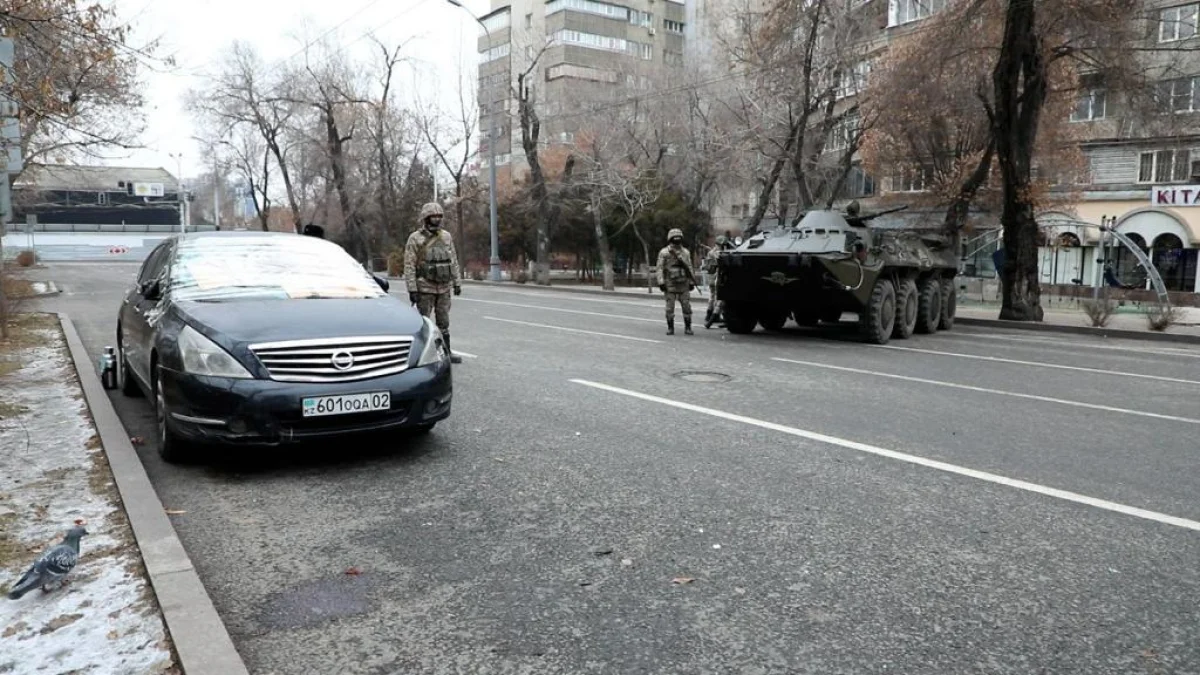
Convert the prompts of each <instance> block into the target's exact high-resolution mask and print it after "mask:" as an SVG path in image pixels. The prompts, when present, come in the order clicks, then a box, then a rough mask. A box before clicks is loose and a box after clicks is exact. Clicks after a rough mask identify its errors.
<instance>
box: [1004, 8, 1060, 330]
mask: <svg viewBox="0 0 1200 675" xmlns="http://www.w3.org/2000/svg"><path fill="white" fill-rule="evenodd" d="M1034 4H1035V0H1008V4H1007V8H1006V10H1005V24H1004V40H1003V42H1002V44H1001V47H1000V56H999V59H998V60H997V62H996V69H995V70H994V71H993V73H992V85H993V87H994V90H995V99H996V100H995V110H993V111H990V112H991V122H992V128H993V138H994V139H995V142H996V158H997V160H998V161H999V164H1000V175H1001V179H1002V181H1003V185H1004V207H1003V210H1002V211H1001V217H1000V224H1001V226H1002V227H1003V228H1004V268H1003V270H1002V271H1001V279H1002V280H1003V302H1002V304H1001V307H1000V318H1001V319H1009V320H1012V321H1041V320H1042V318H1043V311H1042V305H1041V288H1040V287H1039V285H1038V261H1037V220H1036V219H1035V213H1034V204H1033V200H1032V193H1031V191H1030V186H1031V183H1032V182H1033V181H1032V167H1033V152H1034V144H1035V141H1036V139H1037V130H1038V121H1039V117H1040V115H1041V111H1042V106H1043V105H1044V104H1045V101H1046V94H1047V83H1046V63H1045V61H1044V60H1043V59H1042V55H1041V50H1040V47H1041V45H1040V40H1039V38H1038V35H1037V32H1036V30H1037V27H1036V24H1035V21H1034Z"/></svg>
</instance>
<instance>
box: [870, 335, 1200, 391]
mask: <svg viewBox="0 0 1200 675" xmlns="http://www.w3.org/2000/svg"><path fill="white" fill-rule="evenodd" d="M871 346H872V347H874V348H876V349H894V350H896V351H902V352H914V353H917V354H930V355H933V356H954V357H957V358H960V359H975V360H976V361H994V362H996V363H1012V364H1016V365H1018V366H1034V367H1036V368H1054V369H1057V370H1075V371H1079V372H1084V373H1093V374H1097V375H1115V376H1117V377H1134V378H1137V379H1141V380H1157V381H1159V382H1177V383H1179V384H1194V385H1200V381H1198V380H1185V379H1182V378H1178V377H1165V376H1162V375H1145V374H1143V373H1126V372H1124V371H1120V370H1104V369H1103V368H1085V367H1083V366H1066V365H1063V364H1061V363H1044V362H1042V361H1021V360H1018V359H1005V358H1001V357H999V356H981V355H979V354H962V353H959V352H940V351H937V350H934V349H917V348H916V347H898V346H896V345H871Z"/></svg>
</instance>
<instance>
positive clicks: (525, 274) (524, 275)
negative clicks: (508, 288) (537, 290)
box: [516, 270, 529, 284]
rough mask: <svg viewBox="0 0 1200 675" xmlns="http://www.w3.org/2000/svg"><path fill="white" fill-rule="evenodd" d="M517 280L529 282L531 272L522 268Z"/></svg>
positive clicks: (518, 281) (522, 282)
mask: <svg viewBox="0 0 1200 675" xmlns="http://www.w3.org/2000/svg"><path fill="white" fill-rule="evenodd" d="M516 280H517V283H518V284H524V283H527V282H528V281H529V273H528V272H526V271H525V270H521V271H520V272H517V276H516Z"/></svg>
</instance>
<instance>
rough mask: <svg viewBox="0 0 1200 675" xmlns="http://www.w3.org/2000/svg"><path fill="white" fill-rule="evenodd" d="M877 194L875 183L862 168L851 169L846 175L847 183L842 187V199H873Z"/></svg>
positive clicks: (856, 166) (854, 167)
mask: <svg viewBox="0 0 1200 675" xmlns="http://www.w3.org/2000/svg"><path fill="white" fill-rule="evenodd" d="M874 194H875V181H874V179H872V178H871V176H870V175H868V174H867V172H866V171H863V168H862V167H861V166H858V165H855V166H852V167H850V173H848V174H846V182H845V184H843V185H842V191H841V195H840V197H841V198H842V199H857V198H859V197H871V196H874Z"/></svg>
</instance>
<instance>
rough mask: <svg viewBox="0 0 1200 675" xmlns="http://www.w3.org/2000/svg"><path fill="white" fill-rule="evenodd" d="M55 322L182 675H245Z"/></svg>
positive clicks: (92, 378)
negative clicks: (160, 610)
mask: <svg viewBox="0 0 1200 675" xmlns="http://www.w3.org/2000/svg"><path fill="white" fill-rule="evenodd" d="M58 319H59V322H60V323H61V324H62V328H63V334H64V335H65V336H66V338H67V348H68V351H70V353H71V360H72V362H73V363H74V364H75V371H76V372H77V373H78V374H79V383H80V385H81V386H82V387H83V396H84V398H85V399H86V400H87V404H88V409H89V410H90V411H91V413H92V420H93V421H94V422H95V424H96V432H97V433H98V434H99V436H100V444H101V445H102V446H103V447H104V453H105V455H107V457H108V463H109V466H110V467H111V468H112V473H113V478H114V479H115V480H116V483H117V489H118V490H119V491H120V493H121V502H122V504H123V506H124V507H125V514H126V515H127V516H128V518H129V524H130V526H131V527H132V528H133V536H134V539H135V540H136V541H137V545H138V548H139V549H140V550H141V554H142V562H143V563H144V564H145V566H146V573H147V574H148V575H149V577H150V585H151V587H153V588H154V595H155V596H156V597H157V599H158V605H159V607H160V608H161V609H162V614H163V619H164V621H166V624H167V632H168V633H169V634H170V636H171V641H172V642H173V643H174V645H175V653H176V654H177V655H178V656H179V665H180V666H181V667H182V668H183V672H184V673H186V675H249V673H250V671H249V670H247V668H246V664H245V663H243V662H242V657H241V656H240V655H239V654H238V653H237V650H236V649H235V648H234V646H233V640H232V639H231V638H230V637H229V632H228V631H227V630H226V629H225V624H224V623H223V622H222V621H221V617H220V616H218V615H217V610H216V608H215V607H213V604H212V600H211V599H210V598H209V597H208V592H207V591H206V590H204V585H203V584H202V583H201V582H200V577H199V575H198V574H197V573H196V568H195V567H193V566H192V561H191V558H189V557H188V554H187V551H185V550H184V548H183V544H182V543H181V542H180V541H179V537H178V536H176V534H175V527H174V526H173V525H171V520H170V519H169V518H168V517H167V514H166V511H165V509H164V508H163V505H162V502H161V501H159V498H158V493H156V492H155V491H154V486H153V485H152V484H151V483H150V478H149V476H147V475H146V469H145V467H144V466H142V460H141V459H140V458H139V457H138V455H137V451H136V450H134V448H133V444H132V443H130V442H129V434H128V433H127V432H126V430H125V426H124V425H122V424H121V420H120V419H119V418H118V417H117V411H116V410H115V409H114V408H113V405H112V401H110V400H109V399H108V393H107V390H105V389H104V386H103V385H102V384H100V377H99V376H98V375H97V374H96V371H95V369H94V368H93V367H92V362H91V359H90V358H89V357H88V355H87V350H86V349H84V346H83V341H82V340H80V338H79V333H78V332H77V331H76V330H75V324H74V323H73V322H72V321H71V318H70V317H68V316H67V315H66V314H64V313H62V312H59V313H58Z"/></svg>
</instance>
